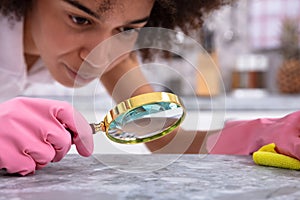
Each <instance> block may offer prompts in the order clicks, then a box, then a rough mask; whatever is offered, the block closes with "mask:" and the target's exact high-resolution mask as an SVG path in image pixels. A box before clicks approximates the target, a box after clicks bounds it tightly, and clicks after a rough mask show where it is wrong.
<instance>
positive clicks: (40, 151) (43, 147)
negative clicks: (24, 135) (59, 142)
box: [24, 141, 57, 169]
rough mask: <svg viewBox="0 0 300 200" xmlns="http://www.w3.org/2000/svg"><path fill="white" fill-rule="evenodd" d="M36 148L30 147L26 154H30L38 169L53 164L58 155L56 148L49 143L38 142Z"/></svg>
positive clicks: (27, 148)
mask: <svg viewBox="0 0 300 200" xmlns="http://www.w3.org/2000/svg"><path fill="white" fill-rule="evenodd" d="M35 144H36V145H35V146H28V147H26V150H24V152H25V153H26V154H28V155H29V156H30V157H32V159H33V160H34V162H35V163H36V168H37V169H40V168H43V167H44V166H46V165H47V164H48V163H49V162H51V161H52V160H53V159H54V158H55V157H56V155H57V153H56V150H55V148H54V146H53V145H52V144H51V143H50V142H47V141H36V142H35Z"/></svg>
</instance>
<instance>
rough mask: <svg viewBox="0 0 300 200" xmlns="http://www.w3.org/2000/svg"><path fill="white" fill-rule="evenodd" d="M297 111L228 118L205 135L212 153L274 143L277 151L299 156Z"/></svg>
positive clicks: (242, 151) (245, 150)
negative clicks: (277, 115)
mask: <svg viewBox="0 0 300 200" xmlns="http://www.w3.org/2000/svg"><path fill="white" fill-rule="evenodd" d="M299 136H300V111H298V112H294V113H291V114H289V115H287V116H285V117H283V118H277V119H276V118H275V119H267V118H266V119H256V120H249V121H233V122H228V123H227V124H226V125H225V127H224V128H223V130H221V131H220V132H219V133H217V134H215V135H211V136H209V137H208V139H207V144H206V147H207V150H208V151H209V153H211V154H238V155H249V154H252V153H253V152H255V151H257V150H258V149H259V148H261V147H262V146H264V145H266V144H270V143H275V145H276V148H275V150H276V152H278V153H280V154H284V155H287V156H290V157H293V158H296V159H298V160H300V138H299Z"/></svg>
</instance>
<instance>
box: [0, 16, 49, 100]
mask: <svg viewBox="0 0 300 200" xmlns="http://www.w3.org/2000/svg"><path fill="white" fill-rule="evenodd" d="M23 25H24V23H23V20H20V21H14V20H12V19H11V20H8V18H6V17H3V16H1V15H0V27H1V31H0V102H1V101H4V100H7V99H10V98H12V97H16V96H19V95H23V94H24V93H26V91H27V90H28V89H29V88H30V87H31V86H32V85H33V84H35V83H39V84H49V83H52V84H53V83H54V80H53V78H52V77H51V75H50V73H49V71H48V70H47V69H46V67H45V65H44V64H43V62H42V60H41V59H39V60H38V61H37V62H36V63H35V64H34V65H33V66H32V68H31V69H30V71H29V72H27V66H26V63H25V57H24V48H23Z"/></svg>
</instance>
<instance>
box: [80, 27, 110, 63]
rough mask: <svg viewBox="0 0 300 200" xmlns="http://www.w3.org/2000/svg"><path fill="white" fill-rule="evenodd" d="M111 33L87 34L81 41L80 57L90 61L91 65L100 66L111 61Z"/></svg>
mask: <svg viewBox="0 0 300 200" xmlns="http://www.w3.org/2000/svg"><path fill="white" fill-rule="evenodd" d="M111 36H112V34H110V33H108V32H107V33H102V34H101V33H97V34H94V35H85V37H84V38H83V39H82V41H81V42H80V43H81V45H80V48H79V57H80V59H81V60H82V61H85V62H87V63H89V65H90V66H92V67H95V68H99V65H103V64H105V63H107V62H108V61H109V52H110V45H109V43H110V42H109V38H111Z"/></svg>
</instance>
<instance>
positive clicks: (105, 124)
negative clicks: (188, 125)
mask: <svg viewBox="0 0 300 200" xmlns="http://www.w3.org/2000/svg"><path fill="white" fill-rule="evenodd" d="M184 117H185V108H184V106H183V104H182V103H181V100H180V99H179V97H178V96H176V95H175V94H172V93H167V92H152V93H146V94H142V95H138V96H135V97H132V98H129V99H127V100H125V101H123V102H121V103H119V104H118V105H117V106H116V107H115V108H113V109H112V110H110V111H109V112H108V113H107V115H106V116H105V118H104V120H103V121H102V122H100V123H94V124H90V125H91V127H92V129H93V133H94V134H95V133H97V132H100V131H101V132H105V133H106V135H107V137H108V138H109V139H111V140H112V141H114V142H117V143H122V144H137V143H144V142H149V141H152V140H155V139H158V138H160V137H163V136H165V135H167V134H168V133H170V132H171V131H173V130H174V129H175V128H176V127H178V126H179V125H180V124H181V122H182V121H183V119H184Z"/></svg>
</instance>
